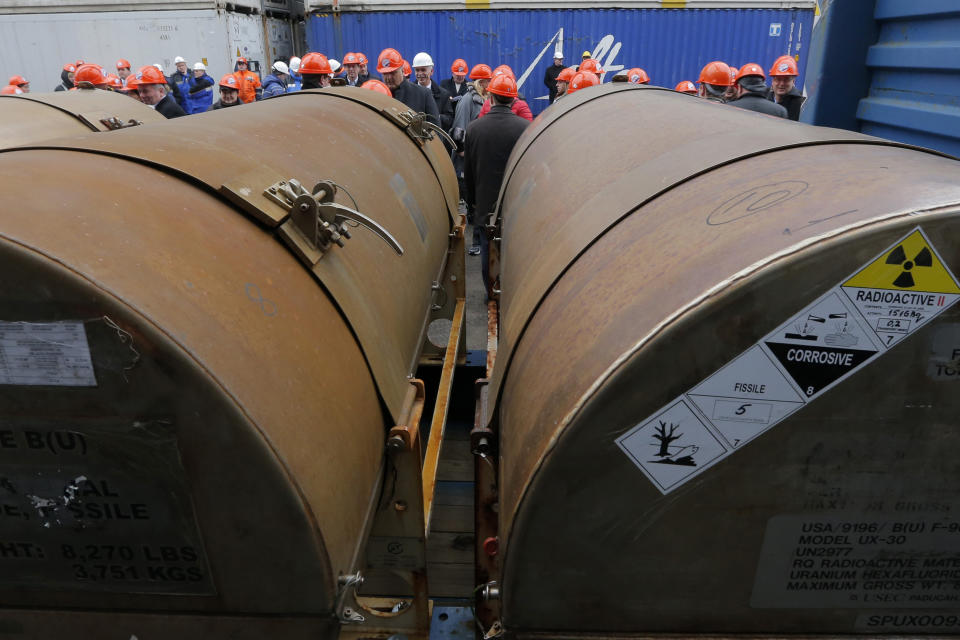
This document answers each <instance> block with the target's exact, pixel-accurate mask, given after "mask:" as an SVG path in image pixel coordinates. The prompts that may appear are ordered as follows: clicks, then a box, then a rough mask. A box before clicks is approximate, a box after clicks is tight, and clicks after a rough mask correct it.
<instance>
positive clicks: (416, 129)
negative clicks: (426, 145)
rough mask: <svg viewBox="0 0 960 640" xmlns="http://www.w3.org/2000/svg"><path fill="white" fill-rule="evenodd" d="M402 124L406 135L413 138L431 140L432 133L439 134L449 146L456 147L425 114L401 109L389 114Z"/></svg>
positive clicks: (445, 133) (451, 139)
mask: <svg viewBox="0 0 960 640" xmlns="http://www.w3.org/2000/svg"><path fill="white" fill-rule="evenodd" d="M391 115H393V116H394V117H395V119H397V120H399V121H400V122H401V124H402V125H403V128H404V130H405V131H406V132H407V135H408V136H410V137H411V138H413V139H414V140H421V141H422V140H433V135H434V134H437V135H438V136H440V137H441V138H442V139H443V140H444V141H445V142H446V143H447V144H448V145H450V147H456V146H457V143H455V142H454V141H453V138H451V137H450V136H449V135H448V134H447V132H446V131H444V130H443V129H441V128H440V127H438V126H437V125H435V124H434V123H432V122H430V121H429V120H427V114H425V113H417V112H416V111H401V112H399V113H396V114H391Z"/></svg>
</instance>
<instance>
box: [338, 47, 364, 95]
mask: <svg viewBox="0 0 960 640" xmlns="http://www.w3.org/2000/svg"><path fill="white" fill-rule="evenodd" d="M343 71H344V79H345V80H346V81H347V85H348V86H351V87H360V86H363V83H362V82H361V81H360V56H358V55H357V54H355V53H348V54H347V55H345V56H343Z"/></svg>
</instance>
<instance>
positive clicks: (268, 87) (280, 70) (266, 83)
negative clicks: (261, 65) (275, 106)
mask: <svg viewBox="0 0 960 640" xmlns="http://www.w3.org/2000/svg"><path fill="white" fill-rule="evenodd" d="M270 70H271V71H272V72H273V73H271V74H270V75H268V76H267V77H266V78H264V79H263V94H262V96H263V98H264V99H266V98H272V97H274V96H282V95H283V94H285V93H286V92H287V81H288V80H289V79H290V69H289V68H288V67H287V63H285V62H284V61H283V60H277V61H276V62H274V63H273V66H272V67H271V68H270Z"/></svg>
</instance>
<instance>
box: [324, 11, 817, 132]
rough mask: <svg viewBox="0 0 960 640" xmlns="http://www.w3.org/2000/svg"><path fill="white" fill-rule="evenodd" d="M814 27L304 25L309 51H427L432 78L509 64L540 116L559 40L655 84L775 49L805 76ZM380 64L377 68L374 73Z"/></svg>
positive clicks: (747, 14) (498, 14)
mask: <svg viewBox="0 0 960 640" xmlns="http://www.w3.org/2000/svg"><path fill="white" fill-rule="evenodd" d="M812 24H813V10H812V9H563V10H550V9H538V10H494V9H491V10H459V11H373V12H358V13H346V12H340V13H312V14H310V15H309V16H308V22H307V44H308V46H309V48H310V50H311V51H319V52H322V53H324V54H326V55H328V56H331V57H334V58H337V59H338V60H339V59H342V58H343V54H344V53H346V52H348V51H361V52H363V53H364V54H366V56H367V57H368V58H369V59H370V60H371V62H373V61H374V60H375V58H376V56H377V55H378V54H379V53H380V51H381V50H383V49H384V48H386V47H394V48H396V49H398V50H399V51H400V53H401V54H402V55H403V56H404V57H405V58H406V59H407V60H412V59H413V56H414V55H416V54H417V52H419V51H426V52H427V53H429V54H430V55H431V56H432V57H433V59H434V61H435V65H436V70H435V76H434V77H435V78H439V79H443V78H447V77H449V75H450V63H451V62H453V60H455V59H456V58H464V59H466V61H467V63H468V64H470V65H471V66H472V65H474V64H476V63H479V62H485V63H487V64H490V65H492V66H496V65H499V64H508V65H510V66H511V67H512V68H513V70H514V72H515V73H516V74H517V80H518V83H519V84H520V85H521V86H520V93H521V94H523V95H524V97H525V98H526V99H527V101H528V102H529V103H530V106H531V108H532V109H533V111H534V113H538V112H540V111H542V110H543V109H544V108H546V106H547V97H546V95H547V88H546V86H545V85H544V84H543V76H544V73H545V72H546V69H547V67H548V66H549V65H551V64H552V63H553V60H552V58H553V51H554V47H555V46H556V45H557V44H558V43H560V44H562V47H563V52H564V56H565V59H564V62H565V64H567V65H572V64H577V62H578V61H579V59H580V55H581V54H582V53H583V51H585V50H589V51H590V52H591V53H592V54H593V56H594V57H595V58H596V59H598V60H599V61H600V62H601V64H602V65H603V68H604V69H605V70H606V71H607V72H608V73H607V74H606V80H608V81H609V79H610V76H611V75H612V73H615V72H616V71H619V70H620V69H629V68H631V67H642V68H643V69H644V70H646V71H647V73H648V74H649V75H650V78H651V80H652V83H653V84H656V85H660V86H664V87H671V88H672V87H673V86H675V85H676V83H678V82H680V81H681V80H693V81H696V80H697V77H698V75H699V73H700V69H701V68H702V67H703V66H704V65H705V64H706V63H708V62H710V61H711V60H723V61H725V62H728V63H730V64H734V65H737V66H740V65H743V64H745V63H747V62H758V63H760V64H761V65H763V67H764V68H768V67H769V66H770V65H771V64H772V63H773V61H774V59H776V58H777V57H778V56H781V55H784V54H791V55H795V56H799V62H800V79H799V80H798V83H802V81H803V73H804V67H805V62H806V50H807V42H808V38H809V37H810V31H811V27H812ZM374 67H375V64H374V65H371V73H372V74H374V75H375V69H374Z"/></svg>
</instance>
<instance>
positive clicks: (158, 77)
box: [136, 67, 187, 118]
mask: <svg viewBox="0 0 960 640" xmlns="http://www.w3.org/2000/svg"><path fill="white" fill-rule="evenodd" d="M136 78H137V93H139V94H140V102H142V103H143V104H145V105H147V106H149V107H153V108H154V109H156V110H157V113H159V114H161V115H163V116H164V117H165V118H179V117H180V116H185V115H187V114H186V112H184V110H183V109H181V108H180V105H178V104H177V101H176V100H174V99H173V98H171V97H170V96H169V94H167V78H166V77H165V76H164V75H163V74H162V73H161V72H160V71H159V70H158V69H157V68H156V67H144V68H143V69H142V70H141V71H140V72H138V73H137V75H136Z"/></svg>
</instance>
